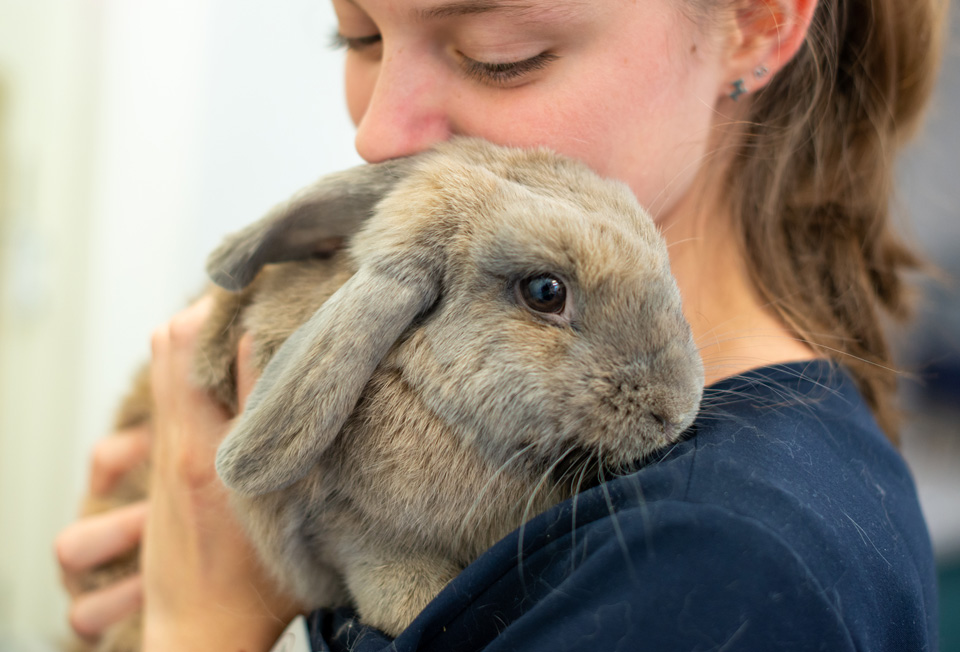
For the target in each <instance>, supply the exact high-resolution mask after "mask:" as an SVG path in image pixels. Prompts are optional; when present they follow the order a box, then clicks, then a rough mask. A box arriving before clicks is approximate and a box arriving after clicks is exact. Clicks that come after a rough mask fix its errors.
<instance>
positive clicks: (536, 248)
mask: <svg viewBox="0 0 960 652" xmlns="http://www.w3.org/2000/svg"><path fill="white" fill-rule="evenodd" d="M339 241H344V242H347V243H348V246H347V247H346V248H340V249H338V248H337V247H336V243H337V242H339ZM285 261H294V262H285ZM275 263H282V264H275ZM208 272H209V274H210V276H211V278H212V279H213V281H214V282H215V283H216V284H217V285H219V286H220V288H218V289H216V291H215V296H216V304H217V305H216V308H215V311H214V313H213V315H212V317H211V319H210V321H209V323H208V324H207V325H206V327H205V332H204V335H203V336H202V338H201V344H200V349H199V351H200V353H199V355H198V356H197V360H196V368H195V376H196V379H197V381H198V382H199V383H200V384H201V385H202V386H204V387H208V388H209V389H210V390H211V391H212V392H213V393H214V395H216V396H217V397H218V398H219V400H221V401H223V402H224V403H225V404H226V405H228V406H233V407H235V405H233V403H234V401H235V386H234V378H233V375H232V374H233V371H232V370H233V368H234V364H235V355H236V347H237V341H238V340H239V337H240V335H241V334H242V333H243V332H244V331H250V332H251V333H252V334H253V339H254V343H255V365H256V366H257V367H258V368H260V369H262V375H261V377H260V380H259V381H258V383H257V385H256V387H255V388H254V390H253V392H252V394H251V395H250V397H249V398H248V400H247V404H246V410H245V412H244V413H243V414H242V415H241V416H240V417H239V419H238V421H237V423H236V425H235V427H234V428H233V430H232V431H231V432H230V433H229V434H228V435H227V437H226V439H225V440H224V441H223V443H222V444H221V446H220V449H219V451H218V455H217V470H218V472H219V474H220V476H221V478H222V479H223V481H224V483H225V484H226V486H227V487H228V488H229V489H230V490H231V491H232V494H233V496H232V498H233V503H234V506H235V508H236V510H237V512H238V514H239V515H240V518H241V520H242V522H243V523H244V524H245V526H246V529H247V531H248V532H249V534H250V536H251V539H252V541H253V542H254V544H255V546H256V547H257V549H258V551H259V553H260V555H261V557H262V559H263V561H264V562H265V564H266V565H267V567H268V568H269V569H270V570H271V571H272V573H273V574H274V575H275V576H276V578H277V579H278V580H279V581H280V583H281V584H282V585H283V586H284V587H285V588H287V589H288V590H290V591H291V592H292V593H294V594H295V595H296V596H297V597H298V598H299V599H300V600H302V601H303V602H304V603H305V604H309V605H312V606H335V605H340V604H352V605H353V606H355V607H356V609H357V611H358V613H359V615H360V618H361V620H363V621H364V622H366V623H368V624H370V625H373V626H375V627H378V628H379V629H381V630H383V631H385V632H386V633H388V634H391V635H396V634H398V633H399V632H400V631H402V630H403V629H404V628H406V627H407V626H408V625H409V624H410V622H411V621H412V620H413V618H414V617H415V616H416V615H417V614H418V613H419V612H420V611H421V610H422V609H423V607H424V606H426V604H427V603H428V602H429V601H430V600H432V599H433V598H434V597H435V596H436V594H437V593H438V592H439V591H440V590H441V589H442V588H443V587H444V586H445V585H446V584H447V583H448V582H449V581H450V580H451V579H452V578H453V577H454V576H455V575H457V574H458V573H459V572H460V571H461V570H462V569H463V568H464V567H465V566H466V565H468V564H469V563H470V562H471V561H472V560H474V559H475V558H476V557H478V556H479V555H480V554H481V553H482V552H483V551H484V550H486V549H487V548H489V547H490V546H491V545H493V544H494V543H495V542H496V541H498V540H499V539H501V538H502V537H504V536H505V535H506V534H508V533H509V532H510V531H512V530H514V529H516V528H517V527H519V526H520V525H521V524H522V523H523V522H524V521H525V520H527V519H529V518H530V517H532V516H533V515H535V514H537V513H539V512H541V511H543V510H545V509H546V508H548V507H549V506H551V505H553V504H555V503H557V502H560V501H562V500H564V499H565V498H567V497H569V496H571V495H572V494H573V493H574V492H575V491H576V489H577V488H578V486H580V485H581V484H582V483H584V482H588V483H589V482H593V481H595V476H596V475H597V473H598V470H599V469H601V468H603V469H609V470H610V471H611V472H617V471H619V470H625V469H628V468H630V466H631V464H633V463H635V462H637V461H638V460H642V459H643V458H644V457H645V456H646V455H648V454H650V453H651V452H653V451H655V450H656V449H659V448H661V447H663V446H666V445H668V444H670V443H672V442H673V441H675V440H676V439H677V438H678V437H679V436H680V434H681V433H682V432H683V430H684V429H685V428H686V427H687V426H689V425H690V424H691V423H692V421H693V419H694V416H695V415H696V412H697V409H698V406H699V401H700V398H701V393H702V386H703V371H702V366H701V361H700V357H699V354H698V352H697V349H696V347H695V345H694V342H693V339H692V336H691V332H690V328H689V326H688V324H687V323H686V321H685V320H684V317H683V314H682V312H681V305H680V295H679V291H678V289H677V287H676V284H675V282H674V280H673V278H672V276H671V274H670V266H669V261H668V258H667V251H666V246H665V244H664V242H663V240H662V238H661V237H660V235H659V233H658V231H657V228H656V227H655V225H654V224H653V222H652V221H651V219H650V218H649V216H648V215H647V214H646V213H645V212H644V211H643V210H642V209H641V208H640V207H639V205H638V204H637V202H636V200H635V198H634V197H633V195H632V193H631V192H630V190H629V188H627V187H626V186H625V185H623V184H621V183H618V182H613V181H609V180H603V179H601V178H599V177H598V176H597V175H596V174H594V173H593V172H591V171H590V170H589V169H587V168H586V167H585V166H584V165H582V164H580V163H577V162H574V161H571V160H569V159H565V158H562V157H559V156H557V155H555V154H552V153H550V152H547V151H545V150H519V149H509V148H502V147H497V146H494V145H491V144H489V143H485V142H483V141H478V140H472V139H457V140H454V141H452V142H450V143H445V144H441V145H439V146H437V147H436V148H435V149H433V150H431V151H428V152H426V153H423V154H419V155H416V156H413V157H410V158H406V159H399V160H395V161H390V162H386V163H381V164H376V165H367V166H361V167H358V168H355V169H352V170H348V171H346V172H343V173H338V174H335V175H331V176H328V177H324V178H323V179H321V180H320V181H319V182H317V183H316V184H315V185H313V186H311V187H309V188H307V189H305V190H304V191H302V192H301V193H300V194H298V195H297V196H295V197H294V198H293V199H291V200H290V201H289V202H286V203H284V204H281V205H280V206H278V207H276V208H275V209H274V210H273V211H271V212H270V213H269V214H268V215H267V216H266V217H265V218H264V219H262V220H261V221H259V222H257V223H255V224H253V225H251V226H250V227H247V228H246V229H244V230H242V231H240V232H239V233H237V234H234V235H233V236H231V237H229V238H228V239H227V240H226V242H225V243H224V244H223V245H222V246H221V247H220V248H219V249H217V250H216V251H215V252H214V253H213V254H212V255H211V257H210V260H209V263H208ZM134 411H136V410H134ZM147 417H148V415H147Z"/></svg>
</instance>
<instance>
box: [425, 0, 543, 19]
mask: <svg viewBox="0 0 960 652" xmlns="http://www.w3.org/2000/svg"><path fill="white" fill-rule="evenodd" d="M534 8H535V5H533V4H531V3H529V2H518V1H517V0H454V2H446V3H444V4H440V5H436V6H435V7H428V8H426V9H418V10H417V11H416V16H417V18H419V19H420V20H424V21H427V20H439V19H443V18H452V17H454V16H470V15H474V14H486V13H489V12H491V11H507V12H510V13H521V12H525V11H529V10H531V9H534Z"/></svg>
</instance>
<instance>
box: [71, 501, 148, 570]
mask: <svg viewBox="0 0 960 652" xmlns="http://www.w3.org/2000/svg"><path fill="white" fill-rule="evenodd" d="M146 518H147V503H146V502H145V501H144V502H139V503H134V504H132V505H127V506H125V507H118V508H117V509H114V510H111V511H109V512H105V513H103V514H97V515H95V516H88V517H86V518H83V519H81V520H79V521H77V522H76V523H72V524H71V525H68V526H67V527H66V528H64V529H63V531H61V532H60V534H59V535H58V536H57V539H56V542H55V544H54V545H55V551H56V555H57V560H58V562H59V563H60V567H61V568H62V569H63V571H64V573H65V574H66V575H67V576H68V577H69V576H70V575H74V574H77V573H81V572H84V571H87V570H90V569H92V568H95V567H96V566H99V565H100V564H103V563H105V562H107V561H110V560H111V559H115V558H117V557H119V556H120V555H122V554H124V553H125V552H127V551H129V550H132V549H133V548H134V547H135V546H136V545H137V544H138V543H139V542H140V540H141V539H142V538H143V525H144V523H145V522H146ZM68 588H69V587H68Z"/></svg>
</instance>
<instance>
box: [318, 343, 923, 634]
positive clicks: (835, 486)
mask: <svg viewBox="0 0 960 652" xmlns="http://www.w3.org/2000/svg"><path fill="white" fill-rule="evenodd" d="M936 622H937V607H936V580H935V575H934V563H933V554H932V551H931V546H930V539H929V535H928V533H927V529H926V525H925V523H924V520H923V517H922V515H921V512H920V507H919V505H918V502H917V496H916V490H915V487H914V484H913V481H912V479H911V476H910V473H909V471H908V469H907V467H906V465H905V464H904V462H903V460H902V458H901V457H900V455H899V454H898V453H897V451H896V450H895V449H894V448H893V446H891V445H890V443H889V442H888V441H887V440H886V438H885V437H884V436H883V434H882V432H881V431H880V430H879V428H878V427H877V425H876V423H875V421H874V420H873V417H872V416H871V414H870V412H869V410H868V408H867V407H866V405H865V404H864V402H863V399H862V398H861V396H860V394H859V393H858V391H857V389H856V387H855V385H854V383H853V382H852V380H851V379H850V378H849V376H847V374H846V373H845V372H844V371H842V369H840V368H839V367H836V366H835V365H831V364H830V363H827V362H822V361H820V362H812V363H796V364H789V365H778V366H775V367H768V368H764V369H759V370H755V371H752V372H749V373H747V374H744V375H742V376H738V377H735V378H730V379H727V380H724V381H721V382H720V383H717V384H715V385H713V386H712V387H710V388H709V389H708V390H707V392H706V393H705V397H704V405H703V408H702V410H701V414H700V417H698V419H697V422H696V424H695V426H694V429H693V430H692V433H691V436H690V437H689V438H688V439H686V440H684V441H683V442H681V443H679V444H678V445H675V446H674V447H672V448H670V449H669V450H667V451H664V452H663V453H662V454H661V455H659V456H658V457H657V458H656V459H654V460H651V461H650V462H649V463H646V464H645V465H644V466H643V467H642V468H640V469H639V470H638V471H637V472H636V473H633V474H630V475H627V476H622V477H617V478H613V479H611V480H609V481H608V482H606V483H603V484H600V485H598V486H595V487H593V488H591V489H588V490H587V491H584V492H582V493H580V494H579V495H577V496H576V497H575V498H573V499H571V500H569V501H567V502H565V503H562V504H560V505H557V506H556V507H554V508H552V509H550V510H549V511H547V512H545V513H544V514H541V515H540V516H538V517H537V518H535V519H534V520H533V521H531V522H530V523H528V524H527V525H525V526H524V527H523V528H521V529H520V530H518V531H516V532H514V533H512V534H511V535H509V536H508V537H506V538H505V539H504V540H502V541H500V542H499V543H498V544H497V545H495V546H494V547H493V548H491V549H490V550H489V551H487V552H486V553H484V554H483V555H482V556H481V557H480V558H479V559H477V560H476V561H475V562H474V563H473V564H471V565H470V566H469V567H467V568H466V569H465V570H464V571H463V572H462V573H461V574H460V575H459V576H458V577H457V578H456V579H454V581H452V582H451V583H450V584H449V585H448V586H447V587H446V588H445V589H444V590H443V591H442V592H441V593H440V595H439V596H437V598H436V599H435V600H434V601H433V602H432V603H431V604H429V605H428V606H427V608H426V609H425V610H424V611H423V613H422V614H420V616H419V617H418V618H417V619H416V620H415V621H414V622H413V624H412V625H411V626H410V627H409V628H408V629H407V630H406V631H404V632H403V633H401V635H400V636H399V637H398V638H397V639H396V640H395V641H391V640H390V639H388V638H386V637H384V636H383V634H381V633H379V632H377V631H375V630H372V629H370V628H367V627H364V626H363V625H361V624H360V623H359V622H358V621H356V619H355V617H354V615H353V614H352V613H351V612H350V611H349V610H337V611H327V610H321V611H317V612H315V613H313V614H312V615H311V617H310V619H309V627H310V635H311V639H312V642H313V646H314V649H316V650H332V651H336V652H340V651H343V650H347V649H350V650H355V651H357V652H373V651H375V650H387V649H389V650H396V651H398V652H408V651H413V650H420V651H436V652H441V651H442V652H453V651H457V650H463V651H466V650H486V651H490V652H493V651H505V650H518V651H523V652H539V651H543V652H547V651H549V652H557V651H559V650H585V651H605V650H658V651H672V650H678V651H679V650H683V651H684V652H694V651H706V650H717V651H719V650H725V651H726V650H758V651H759V650H764V651H766V650H830V651H832V652H836V651H842V650H861V651H863V650H870V651H881V650H890V651H896V652H904V651H908V650H909V651H920V650H931V651H935V650H936V649H937V638H936V637H937V630H936Z"/></svg>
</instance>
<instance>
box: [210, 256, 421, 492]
mask: <svg viewBox="0 0 960 652" xmlns="http://www.w3.org/2000/svg"><path fill="white" fill-rule="evenodd" d="M438 294H439V283H438V281H437V280H436V274H435V273H429V272H426V271H424V273H422V274H403V275H401V276H399V277H398V276H396V275H394V274H392V273H389V272H387V271H384V269H383V268H382V267H380V268H377V267H375V266H373V265H368V266H361V268H360V269H359V270H358V271H357V273H356V274H354V275H353V276H352V277H351V278H350V279H349V280H348V281H347V282H346V283H345V284H344V285H343V286H342V287H341V288H340V289H339V290H338V291H337V292H336V293H335V294H334V295H333V296H332V297H330V298H329V299H328V300H327V301H326V303H324V304H323V306H321V307H320V309H319V310H317V312H316V313H314V315H313V316H312V317H311V318H310V320H309V321H307V323H306V324H304V325H303V326H301V327H300V328H299V329H298V330H297V331H296V332H295V333H294V334H293V335H292V336H291V337H290V338H289V339H288V340H287V341H286V342H285V343H284V344H283V345H282V346H281V347H280V349H279V351H278V352H277V354H276V355H275V356H274V358H273V359H272V360H271V361H270V363H269V364H268V365H267V367H266V369H265V370H264V373H263V375H262V376H261V377H260V380H259V381H258V382H257V384H256V386H255V388H254V390H253V392H252V393H251V394H250V397H249V398H248V400H247V405H246V409H245V411H244V413H243V414H242V415H241V417H240V419H239V421H238V423H237V424H236V425H235V427H234V428H233V430H232V431H231V432H230V433H229V434H228V435H227V437H226V439H225V440H224V441H223V443H222V444H221V445H220V449H219V450H218V451H217V471H218V473H219V474H220V477H221V478H222V479H223V481H224V483H225V484H226V485H227V486H228V487H230V488H231V489H233V490H235V491H237V492H239V493H241V494H245V495H259V494H264V493H267V492H270V491H276V490H278V489H282V488H284V487H286V486H288V485H290V484H292V483H293V482H295V481H297V480H299V479H300V478H302V477H303V476H304V475H305V474H306V473H307V472H308V471H309V470H310V468H311V467H312V466H313V465H314V464H315V463H316V462H317V460H318V459H319V456H320V455H321V454H322V453H323V451H324V449H325V448H326V447H327V446H329V445H330V443H331V442H333V440H334V438H335V437H336V436H337V433H338V432H340V429H341V427H342V426H343V424H344V422H345V421H346V419H347V417H348V416H349V415H350V413H351V412H352V411H353V409H354V407H355V405H356V403H357V400H358V399H359V398H360V393H361V392H362V391H363V388H364V386H365V385H366V384H367V381H368V380H369V379H370V376H371V375H372V374H373V372H374V370H375V368H376V367H377V365H378V364H379V363H380V360H381V359H382V358H383V356H385V355H386V354H387V352H388V351H389V349H390V347H391V346H392V345H393V343H394V342H395V341H396V340H397V338H398V337H400V335H401V334H402V333H403V331H405V330H406V328H407V326H409V324H410V323H411V322H412V321H413V320H414V319H415V318H416V317H417V315H419V314H421V313H423V312H424V311H426V310H427V309H428V308H429V307H430V306H432V305H433V303H434V302H435V301H436V299H437V296H438Z"/></svg>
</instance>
